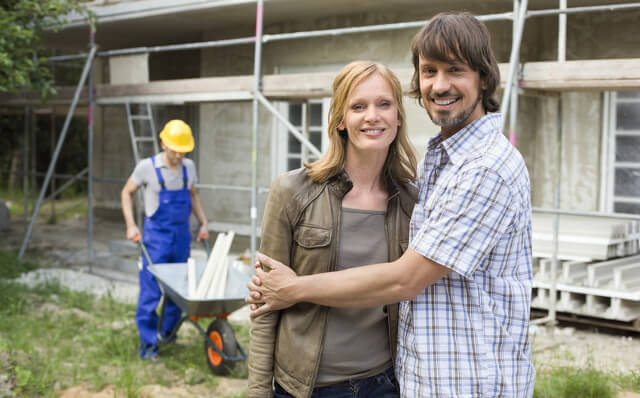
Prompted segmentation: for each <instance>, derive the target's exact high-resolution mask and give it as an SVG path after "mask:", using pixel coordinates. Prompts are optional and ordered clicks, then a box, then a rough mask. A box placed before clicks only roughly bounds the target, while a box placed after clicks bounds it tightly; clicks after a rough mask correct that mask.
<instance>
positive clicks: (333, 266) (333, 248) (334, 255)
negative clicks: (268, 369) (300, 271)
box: [307, 196, 386, 397]
mask: <svg viewBox="0 0 640 398" xmlns="http://www.w3.org/2000/svg"><path fill="white" fill-rule="evenodd" d="M331 201H332V202H338V203H337V212H338V213H337V215H336V218H335V222H334V223H333V236H335V239H332V242H331V256H330V258H331V262H330V263H329V270H328V272H333V271H335V269H336V263H337V262H338V259H337V253H338V251H337V246H338V242H339V241H338V239H340V222H341V221H340V220H341V215H342V200H340V201H337V200H336V197H335V196H332V197H331ZM333 205H334V206H333V208H334V209H336V203H333ZM385 229H386V226H385ZM328 317H329V308H328V307H325V308H324V326H323V327H322V338H321V339H320V350H319V351H318V357H317V358H316V364H315V369H314V371H313V377H312V378H311V389H310V390H309V394H308V395H307V397H311V395H312V394H313V388H314V387H313V386H315V384H316V379H317V378H318V369H319V368H320V358H322V350H323V348H324V338H325V337H326V335H327V324H328V320H327V318H328Z"/></svg>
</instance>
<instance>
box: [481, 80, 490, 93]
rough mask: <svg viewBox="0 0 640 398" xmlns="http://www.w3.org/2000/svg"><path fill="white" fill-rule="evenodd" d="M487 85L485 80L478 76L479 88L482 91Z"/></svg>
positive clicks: (485, 89)
mask: <svg viewBox="0 0 640 398" xmlns="http://www.w3.org/2000/svg"><path fill="white" fill-rule="evenodd" d="M488 87H489V85H487V82H486V81H485V80H484V79H482V78H480V89H481V90H482V91H487V88H488Z"/></svg>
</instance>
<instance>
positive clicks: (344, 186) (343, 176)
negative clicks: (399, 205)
mask: <svg viewBox="0 0 640 398" xmlns="http://www.w3.org/2000/svg"><path fill="white" fill-rule="evenodd" d="M327 185H328V187H329V188H330V189H331V190H332V191H333V192H334V193H335V194H336V195H337V196H338V197H339V198H340V199H342V198H344V196H345V195H346V194H347V192H349V191H350V190H351V188H353V182H351V179H350V178H349V175H348V174H347V173H346V172H345V171H344V170H343V171H342V172H340V173H339V174H337V175H335V176H333V177H331V178H330V179H329V180H328V181H327ZM386 185H387V192H388V194H389V196H388V198H387V200H391V199H392V198H394V197H395V196H396V195H398V183H397V182H396V180H395V179H394V178H393V177H391V176H387V184H386Z"/></svg>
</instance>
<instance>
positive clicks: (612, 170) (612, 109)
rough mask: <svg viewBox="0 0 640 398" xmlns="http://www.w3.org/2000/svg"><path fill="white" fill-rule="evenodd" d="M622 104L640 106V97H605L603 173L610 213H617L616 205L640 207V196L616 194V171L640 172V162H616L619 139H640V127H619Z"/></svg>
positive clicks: (607, 206) (606, 208) (605, 205)
mask: <svg viewBox="0 0 640 398" xmlns="http://www.w3.org/2000/svg"><path fill="white" fill-rule="evenodd" d="M620 103H637V104H640V96H638V97H632V98H619V96H618V92H615V91H614V92H607V93H605V96H604V109H605V114H606V115H607V117H606V118H605V119H606V120H605V121H604V125H605V126H606V127H605V129H606V131H607V134H606V135H607V140H606V141H604V143H605V145H606V148H605V151H603V154H604V157H605V160H604V161H603V164H606V170H605V172H604V173H603V176H604V180H605V181H604V186H605V191H606V197H605V199H604V201H603V202H604V210H605V211H608V212H615V205H616V203H629V204H637V205H640V195H638V196H619V195H616V192H615V188H616V187H615V181H616V170H618V169H621V168H624V169H629V168H631V169H637V170H640V161H637V162H628V161H617V160H616V142H617V138H618V137H639V138H640V125H638V127H637V128H636V129H632V130H621V129H618V128H617V127H616V126H617V119H618V114H617V106H618V104H620Z"/></svg>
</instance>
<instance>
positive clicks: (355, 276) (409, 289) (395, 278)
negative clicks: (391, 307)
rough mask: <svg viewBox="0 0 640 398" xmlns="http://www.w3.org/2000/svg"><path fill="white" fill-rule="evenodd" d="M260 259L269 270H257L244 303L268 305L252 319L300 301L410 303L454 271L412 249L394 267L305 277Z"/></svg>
mask: <svg viewBox="0 0 640 398" xmlns="http://www.w3.org/2000/svg"><path fill="white" fill-rule="evenodd" d="M258 259H259V260H260V262H261V264H262V265H263V266H265V267H266V268H270V271H269V272H265V271H262V270H261V269H259V268H258V269H256V273H255V277H254V279H253V281H252V282H250V284H249V288H250V290H251V291H252V292H251V294H250V296H249V297H248V298H247V300H246V301H247V302H249V303H252V304H260V303H264V304H263V305H262V306H261V307H259V308H256V309H254V310H253V311H252V312H251V316H252V317H256V316H258V315H260V314H263V313H265V312H268V311H273V310H278V309H282V308H287V307H289V306H291V305H293V304H295V303H298V302H302V301H304V302H311V303H315V304H320V305H326V306H330V307H358V308H362V307H373V306H378V305H383V304H389V303H395V302H398V301H401V300H409V299H412V298H414V297H415V296H417V295H418V293H420V292H421V291H422V290H423V289H425V288H426V287H428V286H430V285H431V284H433V283H435V282H436V281H438V280H440V279H441V278H443V277H444V276H445V275H447V274H448V273H449V272H451V270H450V269H449V268H446V267H444V266H442V265H440V264H437V263H435V262H433V261H431V260H429V259H428V258H425V257H423V256H422V255H420V254H418V253H417V252H415V251H414V250H412V249H408V250H407V251H406V252H405V253H404V254H403V255H402V257H400V258H399V259H397V260H396V261H394V262H392V263H382V264H374V265H367V266H364V267H356V268H350V269H346V270H342V271H337V272H326V273H321V274H313V275H304V276H296V275H295V273H294V272H293V271H292V270H291V269H290V268H288V267H286V266H285V265H283V264H282V263H279V262H277V261H275V260H272V259H270V258H268V257H266V256H264V255H259V257H258ZM256 292H257V293H259V294H256Z"/></svg>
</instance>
